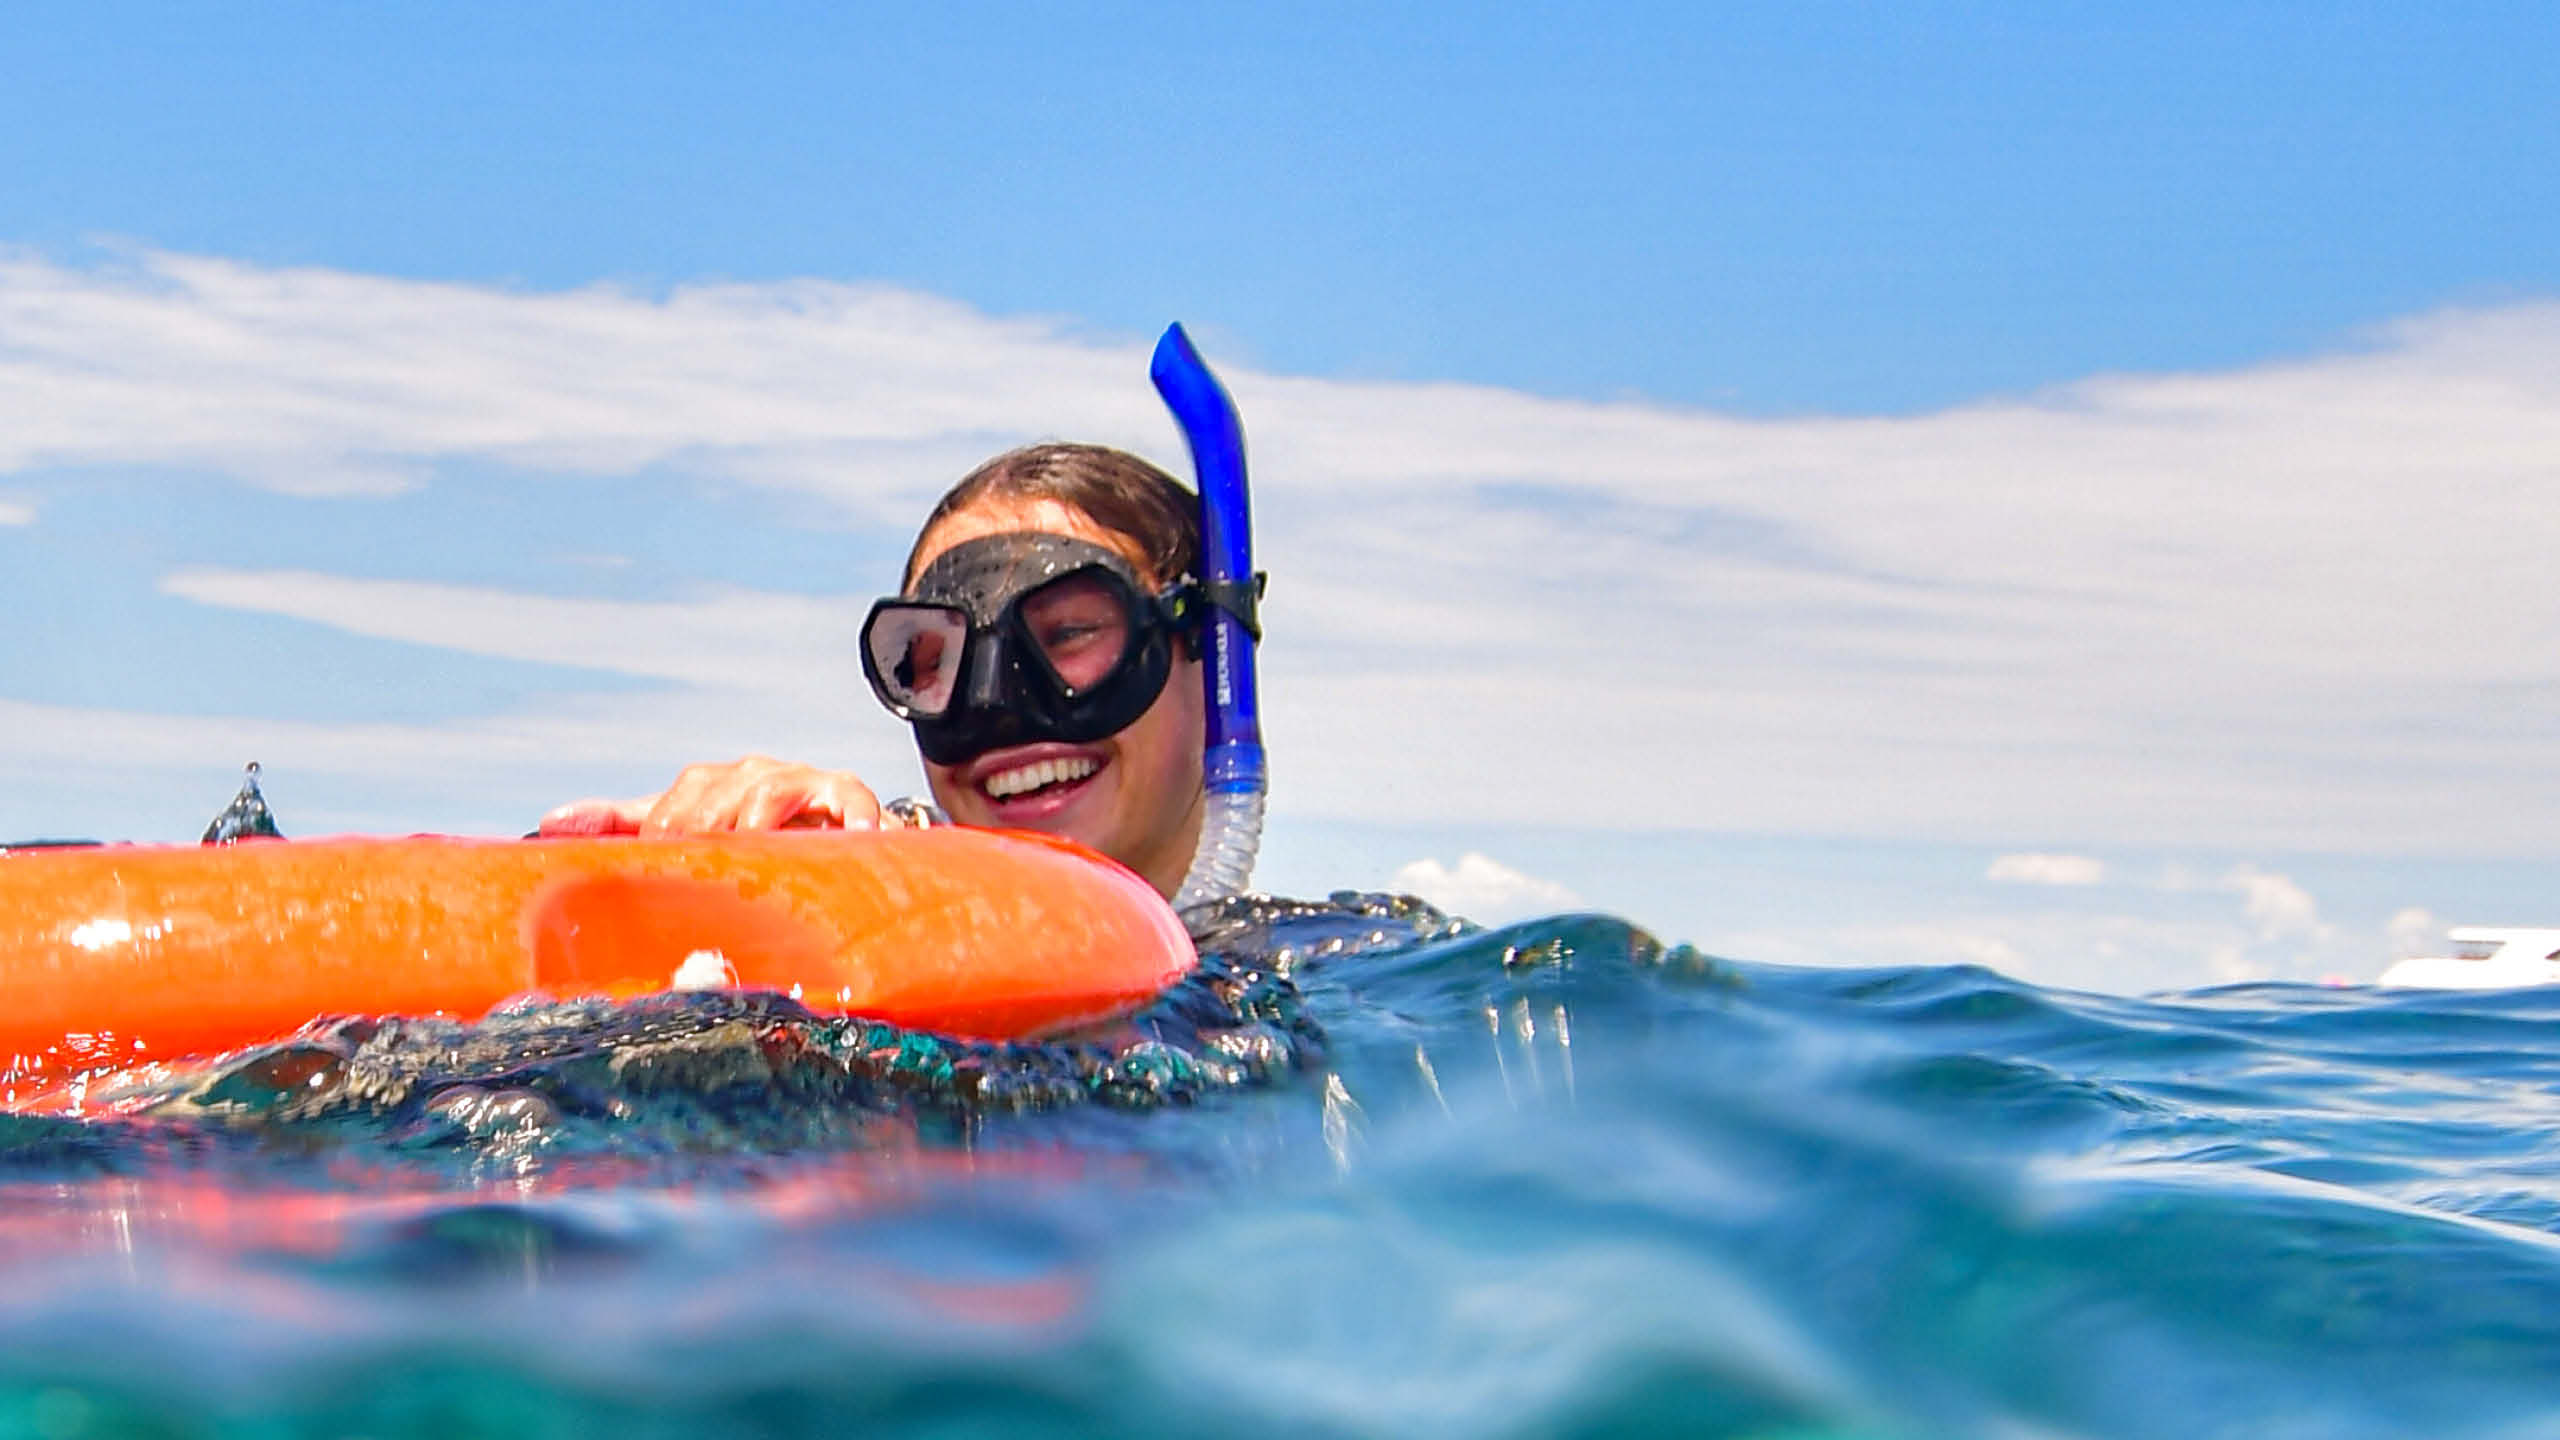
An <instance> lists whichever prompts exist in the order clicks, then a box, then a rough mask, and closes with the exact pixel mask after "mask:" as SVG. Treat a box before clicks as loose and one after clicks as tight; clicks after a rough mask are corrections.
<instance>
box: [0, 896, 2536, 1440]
mask: <svg viewBox="0 0 2560 1440" xmlns="http://www.w3.org/2000/svg"><path fill="white" fill-rule="evenodd" d="M1198 928H1199V931H1200V933H1201V935H1202V938H1203V942H1204V950H1205V951H1206V953H1207V955H1208V957H1209V958H1208V963H1207V964H1206V966H1205V967H1204V970H1203V972H1202V974H1201V975H1200V976H1198V977H1196V978H1195V979H1194V980H1193V981H1191V982H1188V983H1186V985H1184V986H1183V987H1181V988H1180V989H1179V990H1178V991H1177V992H1175V993H1174V994H1173V995H1170V996H1168V997H1167V998H1166V999H1165V1000H1164V1001H1163V1002H1162V1003H1160V1004H1158V1005H1157V1006H1156V1007H1154V1008H1153V1009H1151V1010H1150V1011H1148V1012H1146V1013H1145V1014H1144V1015H1141V1016H1139V1017H1137V1018H1136V1019H1135V1020H1133V1021H1131V1022H1129V1023H1128V1024H1126V1025H1124V1026H1120V1027H1117V1028H1115V1029H1113V1030H1111V1031H1108V1032H1105V1033H1100V1034H1097V1035H1094V1036H1092V1037H1088V1038H1085V1039H1082V1040H1080V1041H1079V1042H1078V1043H1076V1044H1072V1045H1058V1046H1037V1047H989V1046H983V1045H967V1044H960V1043H956V1042H948V1041H939V1040H936V1039H934V1038H933V1037H928V1036H921V1035H910V1034H904V1033H901V1032H896V1031H891V1030H888V1029H886V1028H885V1027H879V1026H868V1025H863V1024H860V1023H847V1022H842V1021H829V1020H825V1019H821V1018H818V1017H813V1016H810V1015H808V1014H807V1013H806V1012H804V1011H801V1010H799V1009H798V1008H797V1007H796V1006H794V1005H792V1004H791V1003H790V1002H788V1001H786V1000H783V999H780V998H779V997H769V996H765V997H757V996H748V997H735V996H722V995H697V996H687V997H680V998H677V997H670V998H661V999H657V1000H650V1001H642V1002H638V1003H636V1004H632V1005H626V1006H618V1007H617V1006H605V1005H600V1004H584V1005H560V1006H539V1005H527V1006H523V1007H520V1008H518V1009H516V1010H514V1011H512V1012H510V1013H507V1014H504V1015H499V1016H494V1017H491V1018H490V1019H489V1020H487V1021H485V1022H482V1023H479V1024H474V1025H457V1024H445V1023H436V1022H419V1021H392V1022H381V1021H375V1020H370V1019H360V1018H341V1019H337V1020H331V1021H324V1022H321V1023H318V1024H315V1025H314V1026H313V1027H312V1028H311V1029H310V1030H309V1031H307V1032H306V1033H305V1034H303V1035H301V1036H298V1037H296V1038H294V1039H292V1040H290V1041H286V1042H282V1043H279V1044H277V1045H274V1046H268V1047H264V1048H261V1049H259V1050H256V1051H251V1052H244V1053H243V1054H241V1055H237V1056H233V1057H227V1058H225V1059H224V1060H222V1061H220V1062H218V1063H215V1064H212V1065H209V1066H206V1067H203V1068H202V1069H199V1070H196V1071H193V1072H190V1073H188V1074H186V1075H183V1076H181V1077H178V1078H175V1079H168V1080H162V1081H158V1082H154V1083H152V1084H149V1085H134V1086H128V1087H126V1088H125V1089H124V1090H123V1091H122V1092H117V1091H116V1089H115V1087H113V1086H107V1087H102V1088H101V1090H100V1091H99V1092H98V1093H96V1094H94V1095H93V1096H91V1097H90V1100H91V1103H92V1105H97V1104H109V1103H111V1104H112V1105H114V1106H116V1107H119V1108H121V1109H122V1110H124V1111H126V1112H129V1113H125V1114H121V1115H118V1116H115V1117H112V1118H85V1119H74V1118H31V1117H15V1118H0V1434H6V1435H30V1436H45V1437H53V1440H61V1437H75V1436H103V1435H167V1436H242V1437H246V1436H306V1435H308V1436H324V1435H325V1436H339V1435H347V1436H353V1435H365V1436H413V1435H414V1436H454V1435H474V1434H488V1435H533V1436H550V1435H556V1436H585V1435H614V1436H635V1437H636V1436H659V1435H666V1436H679V1435H681V1436H724V1435H737V1436H747V1435H845V1434H855V1433H863V1432H870V1431H886V1432H889V1433H900V1434H924V1435H952V1436H965V1435H1007V1436H1023V1435H1032V1436H1038V1435H1128V1434H1149V1435H1173V1436H1179V1435H1223V1436H1233V1435H1308V1436H1332V1435H1345V1436H1350V1435H1425V1436H1428V1435H1458V1436H1552V1435H1611V1434H1680V1435H1698V1436H1764V1437H1812V1436H1941V1435H1946V1436H2018V1437H2051V1436H2178V1437H2195V1436H2221V1435H2230V1436H2292V1435H2300V1436H2324V1437H2325V1436H2358V1435H2377V1436H2380V1435H2389V1436H2404V1435H2430V1436H2449V1435H2450V1436H2460V1435H2480V1436H2524V1435H2544V1434H2560V1140H2556V1139H2555V1136H2560V1038H2555V1037H2560V992H2555V991H2524V992H2511V993H2493V994H2425V993H2400V992H2379V991H2373V990H2361V989H2314V988H2304V987H2286V986H2256V987H2243V988H2235V989H2222V990H2214V991H2207V992H2201V993H2195V994H2187V995H2176V996H2166V997H2155V998H2149V999H2125V998H2115V997H2102V996H2092V995H2086V994H2074V993H2066V992H2058V991H2052V990H2044V989H2039V988H2037V987H2035V986H2031V985H2026V984H2022V983H2020V982H2017V981H2013V980H2009V979H2005V978H2003V977H2001V976H1999V975H1996V974H1993V973H1990V972H1987V971H1983V970H1978V969H1964V968H1956V969H1928V970H1912V969H1872V970H1802V969H1784V968H1776V967H1768V966H1759V965H1754V964H1751V963H1749V962H1748V961H1747V959H1746V960H1728V959H1721V958H1715V957H1710V956H1706V955H1703V954H1699V953H1697V952H1695V951H1693V950H1689V949H1686V948H1684V947H1679V946H1666V945H1664V944H1661V943H1659V942H1657V941H1656V940H1654V939H1653V938H1651V937H1649V936H1647V935H1646V934H1644V933H1643V932H1642V931H1640V930H1638V929H1636V928H1634V927H1632V926H1630V925H1629V924H1627V923H1625V922H1623V921H1620V920H1617V919H1613V918H1609V917H1605V916H1596V915H1571V916H1560V917H1555V918H1552V919H1547V920H1541V921H1536V922H1531V923H1527V924H1521V925H1515V926H1511V927H1508V928H1504V929H1496V930H1483V929H1477V928H1475V927H1472V926H1467V925H1464V924H1463V923H1460V922H1455V921H1451V920H1448V919H1446V918H1444V917H1442V916H1440V915H1439V914H1437V913H1436V912H1434V911H1432V910H1430V909H1429V908H1428V907H1426V906H1422V905H1420V904H1419V903H1418V902H1412V901H1406V900H1397V899H1393V898H1390V897H1375V896H1370V897H1357V896H1347V897H1337V899H1336V900H1335V901H1334V902H1329V903H1325V904H1290V903H1278V902H1273V903H1246V902H1232V903H1231V904H1230V905H1229V906H1228V907H1227V908H1226V909H1225V910H1224V911H1222V912H1220V913H1218V914H1216V915H1213V916H1205V917H1202V920H1201V924H1200V926H1199V927H1198Z"/></svg>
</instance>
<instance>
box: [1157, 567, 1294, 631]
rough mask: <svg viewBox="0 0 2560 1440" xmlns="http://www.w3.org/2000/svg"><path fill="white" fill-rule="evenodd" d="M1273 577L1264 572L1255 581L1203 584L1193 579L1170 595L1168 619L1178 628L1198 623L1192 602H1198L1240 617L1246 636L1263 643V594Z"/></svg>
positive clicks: (1259, 572) (1256, 576)
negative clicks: (1192, 608) (1193, 612)
mask: <svg viewBox="0 0 2560 1440" xmlns="http://www.w3.org/2000/svg"><path fill="white" fill-rule="evenodd" d="M1270 583H1271V576H1270V575H1269V574H1268V573H1267V572H1265V571H1261V570H1256V571H1254V572H1253V578H1252V579H1251V580H1200V579H1194V578H1192V577H1189V576H1185V577H1184V578H1183V582H1182V584H1180V585H1178V586H1176V587H1174V588H1173V589H1172V590H1170V591H1168V592H1166V601H1167V603H1166V607H1165V618H1166V619H1168V620H1171V621H1172V622H1173V623H1174V624H1176V625H1187V624H1191V623H1194V622H1196V621H1197V620H1198V618H1199V617H1197V616H1195V615H1193V614H1192V613H1191V602H1192V601H1193V600H1195V599H1196V600H1198V601H1200V602H1201V603H1202V604H1205V605H1207V606H1209V607H1210V608H1211V609H1213V610H1224V611H1225V612H1227V613H1228V614H1230V615H1233V616H1234V617H1236V623H1237V624H1239V625H1242V626H1243V627H1244V633H1246V634H1247V635H1250V636H1252V637H1253V639H1254V643H1255V644H1257V645H1258V644H1260V643H1262V592H1263V590H1264V589H1265V588H1267V587H1268V586H1269V585H1270Z"/></svg>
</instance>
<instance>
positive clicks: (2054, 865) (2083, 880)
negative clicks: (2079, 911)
mask: <svg viewBox="0 0 2560 1440" xmlns="http://www.w3.org/2000/svg"><path fill="white" fill-rule="evenodd" d="M1983 878H1985V879H1988V880H1996V881H1999V882H2001V883H2002V884H2008V885H2097V884H2102V883H2104V882H2105V880H2106V878H2107V867H2106V862H2104V861H2102V860H2095V859H2092V858H2090V857H2089V856H2086V855H2046V854H2021V855H2003V856H2001V857H2000V858H1998V859H1996V860H1994V861H1992V862H1991V868H1990V869H1988V870H1986V871H1984V872H1983Z"/></svg>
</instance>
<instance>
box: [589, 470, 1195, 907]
mask: <svg viewBox="0 0 2560 1440" xmlns="http://www.w3.org/2000/svg"><path fill="white" fill-rule="evenodd" d="M1194 504H1195V502H1194V500H1193V499H1192V495H1191V492H1190V491H1189V490H1188V489H1186V488H1185V487H1184V486H1182V485H1181V483H1180V482H1178V481H1176V480H1174V479H1173V477H1171V476H1169V475H1167V474H1165V473H1164V472H1163V471H1161V470H1158V469H1157V468H1156V467H1155V466H1153V465H1150V464H1148V463H1147V462H1146V461H1144V460H1141V459H1139V458H1138V457H1136V456H1134V455H1129V454H1125V453H1123V452H1121V451H1118V450H1110V449H1105V448H1103V447H1101V446H1098V445H1035V446H1031V447H1027V448H1025V449H1020V450H1013V451H1009V452H1007V453H1005V454H1002V455H999V456H997V457H995V458H994V459H992V460H989V461H988V462H986V463H985V464H984V465H981V466H979V467H978V468H977V469H976V470H974V471H972V472H970V474H969V475H968V477H967V478H966V479H963V480H962V481H961V482H960V483H959V484H958V485H956V486H954V487H953V488H952V489H951V491H950V493H948V494H946V495H944V496H943V497H942V500H941V503H939V504H937V505H936V506H935V507H934V509H933V513H932V514H931V515H930V516H928V517H927V518H926V520H925V523H924V528H923V529H922V531H921V532H919V533H918V535H917V537H916V542H915V546H914V549H913V551H912V552H911V553H910V554H909V556H908V557H907V564H906V575H905V581H904V583H903V585H902V586H901V587H900V596H899V598H897V599H893V600H883V601H881V602H879V603H878V604H877V605H874V606H873V607H872V611H871V616H870V618H869V619H868V620H867V621H866V622H865V623H864V625H863V631H862V656H863V669H864V671H865V673H866V674H867V675H869V677H870V679H871V684H872V689H873V690H874V692H875V693H877V694H878V695H879V697H880V700H881V703H882V704H884V705H886V706H888V707H889V708H890V710H891V712H892V713H895V714H901V715H902V717H903V718H905V719H907V720H908V722H909V723H910V724H911V725H913V726H914V727H915V732H916V748H917V750H918V751H919V752H921V755H922V758H923V762H924V771H925V779H926V783H927V784H928V785H929V786H930V787H931V788H932V791H933V798H934V802H935V803H936V804H937V805H939V806H940V807H941V809H942V811H943V812H944V813H945V814H946V815H948V816H949V817H950V819H951V820H952V821H954V822H955V823H958V824H962V825H983V826H1004V827H1007V828H1012V829H1023V830H1045V831H1048V832H1050V833H1052V834H1056V835H1063V836H1065V837H1067V838H1068V839H1071V840H1074V841H1077V842H1078V843H1080V844H1083V845H1085V846H1087V847H1088V848H1091V849H1094V850H1099V851H1101V852H1102V853H1103V854H1105V855H1108V856H1110V857H1112V858H1113V859H1115V860H1118V861H1119V862H1120V863H1121V864H1123V865H1126V866H1128V867H1129V868H1130V869H1132V870H1135V871H1137V872H1138V873H1139V874H1140V875H1142V876H1144V877H1146V879H1147V880H1148V882H1149V883H1151V884H1153V885H1154V886H1155V887H1156V889H1158V890H1160V891H1162V892H1163V893H1164V894H1166V895H1168V896H1170V895H1172V894H1173V893H1174V889H1175V887H1176V886H1178V885H1179V884H1180V883H1181V881H1182V877H1183V875H1184V873H1185V872H1186V871H1187V870H1188V869H1189V867H1190V864H1191V857H1192V854H1193V852H1194V851H1195V850H1196V849H1197V848H1198V845H1199V839H1200V824H1201V819H1202V815H1203V810H1204V805H1203V792H1202V790H1201V773H1200V756H1201V744H1202V731H1203V720H1202V696H1201V686H1200V661H1199V660H1198V658H1196V654H1195V650H1196V646H1195V644H1194V639H1193V636H1192V635H1191V634H1190V633H1189V632H1188V628H1187V626H1186V623H1185V622H1186V620H1189V619H1193V618H1196V617H1195V616H1193V615H1191V614H1190V613H1189V612H1191V611H1195V610H1196V609H1197V604H1196V601H1193V600H1191V599H1189V598H1188V597H1186V595H1185V593H1184V589H1183V587H1182V586H1181V585H1179V584H1176V583H1173V582H1176V581H1178V580H1180V579H1181V578H1182V577H1186V576H1189V575H1191V574H1192V573H1193V570H1194V567H1195V566H1196V565H1197V563H1198V554H1199V530H1198V525H1197V522H1196V520H1195V519H1194V518H1193V513H1192V512H1193V507H1194ZM964 665H965V666H966V669H965V671H964V669H963V666H964ZM915 813H916V812H915V811H913V810H912V809H905V808H903V807H901V808H900V810H899V811H898V812H896V813H892V814H888V815H884V812H883V807H882V806H881V803H880V801H879V798H878V797H877V796H876V795H875V794H874V793H873V792H872V790H871V788H870V787H869V786H868V785H866V784H864V783H863V781H862V779H861V777H859V776H857V775H854V774H852V773H851V772H849V771H842V770H822V769H819V768H817V767H815V766H810V765H801V764H792V763H788V762H785V761H780V760H774V759H769V758H766V757H762V756H749V757H747V758H745V759H742V760H738V761H734V762H732V763H729V764H721V765H695V766H691V767H689V768H687V769H686V770H685V771H684V773H682V774H681V775H679V776H677V777H676V780H675V783H674V784H673V785H671V786H669V787H668V788H667V789H666V790H665V791H663V792H661V793H659V794H656V795H651V796H644V797H642V798H640V799H636V800H628V801H622V802H618V803H617V802H600V801H582V802H580V803H578V804H575V805H568V806H563V807H561V808H560V809H558V810H555V811H553V812H552V813H551V814H549V815H546V816H544V817H543V820H542V832H543V833H544V834H546V835H548V834H573V833H617V832H619V833H679V832H697V831H719V830H758V829H773V828H786V827H793V826H851V827H853V828H857V829H860V828H868V827H870V826H875V825H879V824H882V823H884V820H885V821H886V823H890V824H896V823H900V820H901V819H903V818H906V817H911V816H914V815H915Z"/></svg>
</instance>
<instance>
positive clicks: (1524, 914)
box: [1390, 850, 1582, 925]
mask: <svg viewBox="0 0 2560 1440" xmlns="http://www.w3.org/2000/svg"><path fill="white" fill-rule="evenodd" d="M1390 883H1391V884H1392V886H1393V887H1394V888H1395V889H1397V890H1400V891H1403V892H1404V893H1406V894H1410V895H1419V896H1421V897H1422V898H1423V899H1425V900H1428V901H1430V902H1431V903H1432V904H1434V905H1437V906H1439V907H1440V908H1441V909H1443V910H1446V911H1448V912H1449V913H1450V914H1452V915H1463V916H1465V917H1466V918H1468V919H1470V920H1474V921H1477V922H1479V923H1481V924H1486V925H1503V924H1508V923H1509V922H1511V921H1514V920H1525V919H1528V918H1530V917H1532V916H1537V915H1553V914H1555V913H1557V912H1558V911H1561V910H1571V909H1574V908H1575V907H1577V906H1579V905H1580V904H1581V903H1582V901H1581V899H1580V898H1579V897H1577V896H1576V895H1575V894H1574V893H1573V892H1572V891H1571V890H1568V889H1566V888H1565V887H1564V886H1562V885H1558V884H1556V883H1555V882H1554V881H1552V880H1541V879H1539V878H1538V877H1537V876H1535V875H1529V874H1525V873H1523V872H1521V871H1518V870H1514V869H1513V868H1511V867H1510V866H1508V865H1505V864H1503V863H1502V862H1501V861H1499V860H1495V859H1493V858H1492V857H1490V856H1487V855H1484V854H1481V853H1479V852H1477V851H1473V850H1470V851H1468V852H1467V853H1466V854H1464V855H1461V856H1459V857H1458V863H1457V864H1455V865H1443V864H1441V863H1440V862H1439V861H1438V860H1434V859H1423V860H1416V861H1414V862H1413V863H1411V864H1409V865H1406V866H1404V867H1403V868H1402V869H1399V870H1398V871H1396V874H1395V879H1394V880H1393V881H1392V882H1390Z"/></svg>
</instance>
